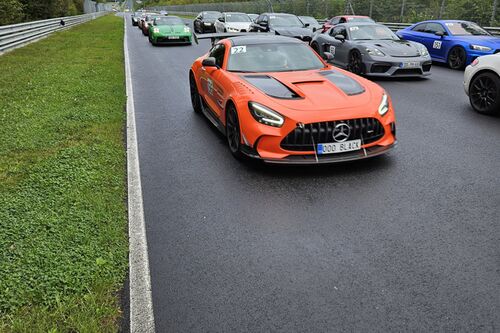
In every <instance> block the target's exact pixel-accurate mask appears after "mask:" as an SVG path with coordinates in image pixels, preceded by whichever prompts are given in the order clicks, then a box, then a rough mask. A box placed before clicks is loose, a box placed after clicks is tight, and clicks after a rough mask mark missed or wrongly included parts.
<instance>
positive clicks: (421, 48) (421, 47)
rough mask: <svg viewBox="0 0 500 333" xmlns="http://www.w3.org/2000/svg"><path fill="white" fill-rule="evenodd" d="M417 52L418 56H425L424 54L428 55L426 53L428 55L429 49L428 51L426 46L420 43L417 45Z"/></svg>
mask: <svg viewBox="0 0 500 333" xmlns="http://www.w3.org/2000/svg"><path fill="white" fill-rule="evenodd" d="M418 53H420V56H421V57H426V56H428V55H429V51H428V50H427V48H426V47H425V46H424V45H422V44H420V45H419V46H418Z"/></svg>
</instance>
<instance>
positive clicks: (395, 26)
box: [149, 7, 500, 36]
mask: <svg viewBox="0 0 500 333" xmlns="http://www.w3.org/2000/svg"><path fill="white" fill-rule="evenodd" d="M149 9H150V10H160V9H164V8H162V7H151V8H149ZM169 13H171V14H178V15H193V16H196V15H198V14H199V13H195V12H178V11H175V12H174V11H169ZM318 23H319V24H323V23H325V20H318ZM378 23H380V24H383V25H385V26H387V27H388V28H389V29H391V30H392V31H397V30H399V29H404V28H406V27H409V26H410V25H412V24H413V23H391V22H378ZM483 28H484V29H485V30H486V31H488V32H489V33H490V34H492V35H493V36H500V27H483Z"/></svg>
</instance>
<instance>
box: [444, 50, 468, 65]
mask: <svg viewBox="0 0 500 333" xmlns="http://www.w3.org/2000/svg"><path fill="white" fill-rule="evenodd" d="M466 60H467V55H466V54H465V50H464V49H463V48H461V47H460V46H455V47H454V48H452V49H451V50H450V52H449V53H448V61H447V62H448V67H450V68H451V69H463V68H464V67H465V61H466Z"/></svg>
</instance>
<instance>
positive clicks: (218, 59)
mask: <svg viewBox="0 0 500 333" xmlns="http://www.w3.org/2000/svg"><path fill="white" fill-rule="evenodd" d="M225 50H226V47H225V46H224V44H217V45H215V46H214V47H213V49H212V51H210V57H214V58H215V64H216V65H217V66H219V67H222V64H223V63H224V51H225Z"/></svg>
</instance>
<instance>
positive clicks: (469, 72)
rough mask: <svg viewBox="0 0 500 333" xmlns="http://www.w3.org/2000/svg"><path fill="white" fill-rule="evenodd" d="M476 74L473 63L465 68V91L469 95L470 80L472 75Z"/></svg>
mask: <svg viewBox="0 0 500 333" xmlns="http://www.w3.org/2000/svg"><path fill="white" fill-rule="evenodd" d="M474 74H475V70H474V67H472V66H471V65H469V66H467V67H466V68H465V71H464V82H463V84H464V91H465V93H466V94H467V96H469V85H470V80H471V79H472V77H473V76H474Z"/></svg>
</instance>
